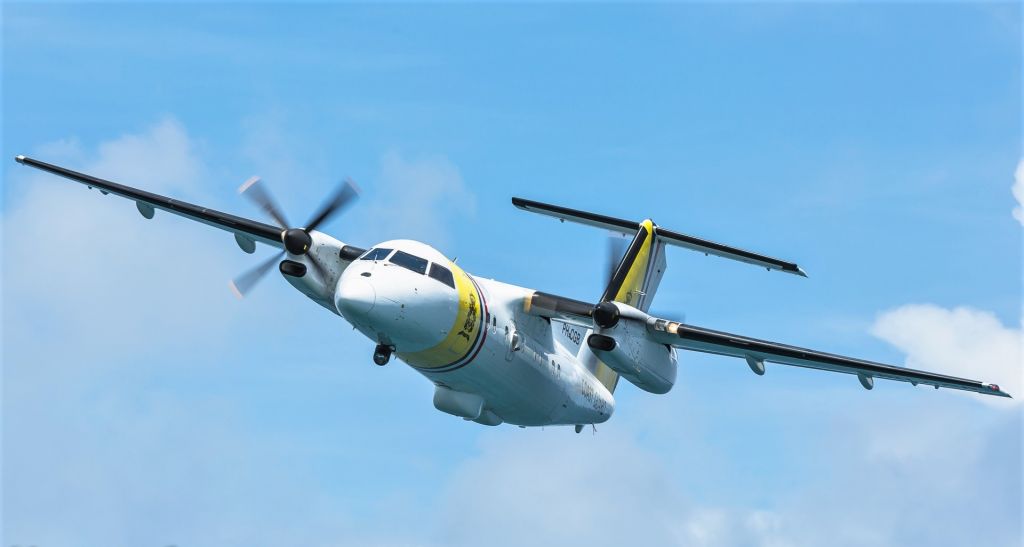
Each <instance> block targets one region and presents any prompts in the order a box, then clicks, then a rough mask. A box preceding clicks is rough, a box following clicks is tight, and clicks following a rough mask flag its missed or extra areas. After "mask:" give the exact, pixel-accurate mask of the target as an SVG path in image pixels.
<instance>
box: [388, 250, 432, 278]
mask: <svg viewBox="0 0 1024 547" xmlns="http://www.w3.org/2000/svg"><path fill="white" fill-rule="evenodd" d="M391 263H392V264H396V265H398V266H401V267H403V268H405V269H407V270H412V271H414V272H416V273H418V274H425V273H427V261H426V260H424V259H422V258H420V257H418V256H413V255H411V254H409V253H407V252H404V251H395V256H392V257H391Z"/></svg>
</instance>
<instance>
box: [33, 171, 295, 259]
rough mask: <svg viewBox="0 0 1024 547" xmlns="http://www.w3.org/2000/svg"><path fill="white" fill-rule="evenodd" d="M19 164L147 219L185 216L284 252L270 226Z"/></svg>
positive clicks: (92, 179) (101, 181)
mask: <svg viewBox="0 0 1024 547" xmlns="http://www.w3.org/2000/svg"><path fill="white" fill-rule="evenodd" d="M15 159H16V160H17V161H18V163H20V164H23V165H28V166H30V167H34V168H36V169H39V170H41V171H46V172H48V173H52V174H54V175H58V176H61V177H64V178H67V179H70V180H73V181H75V182H79V183H81V184H84V185H86V186H89V187H94V188H99V189H100V191H101V192H103V193H108V194H115V195H118V196H121V197H123V198H127V199H130V200H132V201H134V202H135V204H136V207H137V208H138V209H139V212H140V213H142V215H143V216H145V217H146V218H152V217H153V210H154V209H160V210H161V211H167V212H168V213H171V214H175V215H178V216H182V217H185V218H188V219H191V220H195V221H197V222H202V223H203V224H207V225H209V226H213V227H215V228H220V229H221V230H225V231H228V232H231V233H233V234H235V236H236V237H241V238H248V239H252V240H254V241H259V242H260V243H265V244H267V245H270V246H272V247H277V248H279V249H280V248H284V243H282V241H281V229H280V228H277V227H275V226H271V225H269V224H264V223H262V222H257V221H255V220H249V219H247V218H243V217H239V216H235V215H231V214H228V213H222V212H220V211H216V210H214V209H209V208H206V207H202V206H199V205H194V204H192V203H188V202H185V201H180V200H176V199H174V198H169V197H166V196H161V195H159V194H154V193H152V192H147V191H145V190H139V189H138V188H132V187H131V186H125V185H123V184H118V183H116V182H111V181H109V180H104V179H101V178H97V177H94V176H92V175H87V174H85V173H79V172H78V171H72V170H71V169H67V168H64V167H60V166H58V165H53V164H49V163H46V162H42V161H39V160H36V159H33V158H28V157H25V156H18V157H16V158H15Z"/></svg>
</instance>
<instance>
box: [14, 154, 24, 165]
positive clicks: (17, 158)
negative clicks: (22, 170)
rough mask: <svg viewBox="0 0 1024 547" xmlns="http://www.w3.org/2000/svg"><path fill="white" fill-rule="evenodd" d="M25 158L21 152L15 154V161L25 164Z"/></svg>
mask: <svg viewBox="0 0 1024 547" xmlns="http://www.w3.org/2000/svg"><path fill="white" fill-rule="evenodd" d="M25 159H26V158H25V156H23V155H21V154H18V155H17V156H14V161H16V162H18V163H20V164H22V165H24V164H25Z"/></svg>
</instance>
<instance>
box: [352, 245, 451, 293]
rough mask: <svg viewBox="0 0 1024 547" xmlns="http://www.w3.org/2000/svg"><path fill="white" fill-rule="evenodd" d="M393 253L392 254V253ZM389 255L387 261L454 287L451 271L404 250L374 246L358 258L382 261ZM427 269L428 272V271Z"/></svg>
mask: <svg viewBox="0 0 1024 547" xmlns="http://www.w3.org/2000/svg"><path fill="white" fill-rule="evenodd" d="M392 253H394V254H392ZM389 256H390V257H391V258H390V259H389V260H388V262H390V263H391V264H394V265H395V266H401V267H403V268H405V269H407V270H409V271H412V272H416V273H418V274H420V275H427V276H429V277H430V278H432V279H436V280H437V281H440V282H441V283H444V284H445V285H448V286H449V287H451V288H453V289H454V288H455V278H454V276H452V271H451V270H449V269H448V268H445V267H444V266H442V265H440V264H436V263H432V262H430V261H429V260H427V259H425V258H420V257H418V256H416V255H412V254H409V253H407V252H405V251H395V250H394V249H385V248H383V247H374V248H372V249H370V250H369V251H366V253H365V254H363V256H361V257H359V260H375V261H384V260H385V259H387V258H388V257H389ZM428 269H429V272H428Z"/></svg>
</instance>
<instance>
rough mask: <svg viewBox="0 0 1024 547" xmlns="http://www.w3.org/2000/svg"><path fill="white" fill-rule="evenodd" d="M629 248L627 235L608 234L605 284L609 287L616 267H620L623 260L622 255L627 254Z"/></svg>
mask: <svg viewBox="0 0 1024 547" xmlns="http://www.w3.org/2000/svg"><path fill="white" fill-rule="evenodd" d="M627 248H629V240H628V239H626V237H625V236H623V235H622V234H618V233H609V234H608V255H607V261H608V263H607V266H608V267H607V268H605V275H604V286H606V287H607V286H608V283H609V282H610V281H611V280H612V276H613V275H615V269H616V268H618V267H619V262H622V255H624V254H626V249H627Z"/></svg>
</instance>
